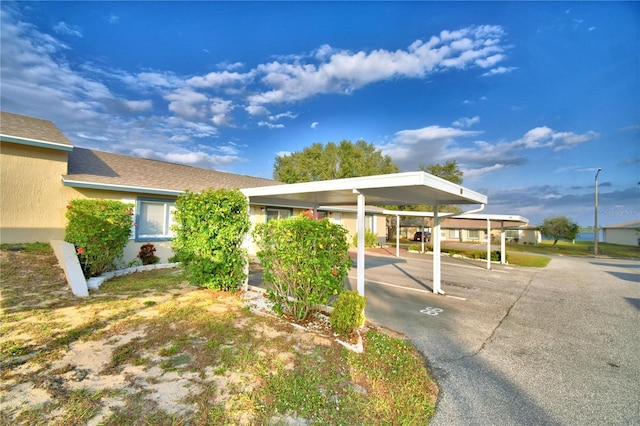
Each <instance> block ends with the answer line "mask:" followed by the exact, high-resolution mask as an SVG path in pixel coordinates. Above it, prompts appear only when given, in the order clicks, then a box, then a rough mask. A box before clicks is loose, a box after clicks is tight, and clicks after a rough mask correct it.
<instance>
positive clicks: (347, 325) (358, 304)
mask: <svg viewBox="0 0 640 426" xmlns="http://www.w3.org/2000/svg"><path fill="white" fill-rule="evenodd" d="M366 302H367V298H366V297H365V296H360V294H359V293H358V292H357V291H353V290H348V291H344V292H342V293H341V294H340V296H338V300H336V302H335V304H334V306H333V312H331V315H330V316H329V322H330V323H331V327H333V329H334V330H335V331H336V333H338V334H340V335H342V336H348V335H350V334H353V333H354V332H355V331H356V330H357V329H358V328H360V327H362V326H363V325H364V308H365V305H366Z"/></svg>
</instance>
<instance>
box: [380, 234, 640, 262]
mask: <svg viewBox="0 0 640 426" xmlns="http://www.w3.org/2000/svg"><path fill="white" fill-rule="evenodd" d="M389 244H390V245H395V241H393V240H391V241H389ZM419 244H420V242H413V241H409V240H406V239H401V240H400V246H401V247H404V248H408V247H410V246H417V245H419ZM426 246H427V245H426V244H425V247H426ZM477 246H478V248H477V249H473V248H460V247H456V248H455V249H452V250H451V252H452V253H457V254H462V255H464V256H467V257H472V258H476V257H477V255H478V254H479V253H480V252H484V251H485V250H486V248H485V246H484V244H482V245H481V244H478V245H477ZM430 249H431V246H429V250H430ZM506 249H507V261H508V262H509V264H510V265H518V266H524V267H535V268H544V267H545V266H547V264H548V263H549V262H550V261H551V258H550V257H548V256H545V255H555V256H558V255H562V256H593V255H594V252H593V242H592V241H576V242H575V243H572V242H569V241H558V243H557V244H555V245H554V244H553V241H546V240H545V241H542V242H541V243H540V244H538V245H535V246H534V245H523V244H507V247H506ZM442 251H443V252H447V251H450V250H449V248H447V244H446V242H445V243H443V244H442ZM598 256H603V257H613V258H621V259H640V247H633V246H623V245H617V244H607V243H598Z"/></svg>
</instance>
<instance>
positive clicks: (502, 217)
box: [382, 210, 529, 224]
mask: <svg viewBox="0 0 640 426" xmlns="http://www.w3.org/2000/svg"><path fill="white" fill-rule="evenodd" d="M382 214H385V215H391V216H413V217H433V212H412V211H402V210H384V211H383V212H382ZM439 216H440V218H443V219H444V218H449V217H454V218H456V219H476V220H487V219H489V220H495V221H505V222H507V221H508V222H522V223H524V224H528V223H529V219H527V218H526V217H523V216H519V215H512V214H478V213H465V212H462V213H440V214H439Z"/></svg>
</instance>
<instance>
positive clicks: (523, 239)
mask: <svg viewBox="0 0 640 426" xmlns="http://www.w3.org/2000/svg"><path fill="white" fill-rule="evenodd" d="M427 214H429V215H430V216H425V217H405V218H403V219H402V221H401V222H400V236H401V237H402V238H407V239H409V240H411V239H413V235H414V233H415V232H418V231H422V228H423V227H424V229H425V231H427V232H431V224H432V222H433V218H432V216H433V214H432V213H427ZM509 218H512V220H509ZM487 219H488V220H490V225H491V231H490V235H491V236H490V238H491V242H492V243H499V242H500V238H501V231H502V230H504V232H505V237H506V240H507V241H508V242H510V243H512V244H531V245H536V244H538V243H540V241H542V235H541V234H540V231H539V230H538V229H537V227H536V226H533V225H529V224H528V223H527V222H528V220H527V219H526V218H522V217H520V216H505V215H466V216H464V215H463V216H462V217H448V218H447V217H443V218H442V221H441V224H440V240H441V241H442V242H443V243H444V244H446V243H447V242H463V243H465V242H466V243H485V242H487ZM391 238H393V236H391Z"/></svg>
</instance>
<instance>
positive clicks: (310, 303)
mask: <svg viewBox="0 0 640 426" xmlns="http://www.w3.org/2000/svg"><path fill="white" fill-rule="evenodd" d="M253 235H254V239H255V241H256V244H257V245H258V248H259V249H260V251H259V252H258V254H257V256H258V258H259V259H260V264H261V265H262V266H263V267H264V272H263V277H264V282H265V284H266V285H267V295H268V297H269V299H270V300H271V301H272V302H273V303H274V311H275V312H277V313H280V314H287V315H290V316H292V317H293V320H294V321H300V322H302V321H304V320H306V319H307V318H308V317H309V316H310V315H311V314H312V313H314V312H315V311H317V306H318V305H326V304H327V303H328V301H329V297H331V296H334V295H337V294H339V293H340V292H341V291H342V290H343V288H344V279H345V278H346V276H347V273H348V272H349V269H350V268H351V259H350V258H349V243H348V242H347V230H346V229H345V228H343V227H342V226H341V225H337V224H334V223H331V222H330V221H328V220H321V221H317V220H312V219H309V218H308V217H306V216H298V217H295V218H290V219H280V220H271V221H269V222H268V223H266V224H259V225H257V226H256V229H255V231H254V233H253Z"/></svg>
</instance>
